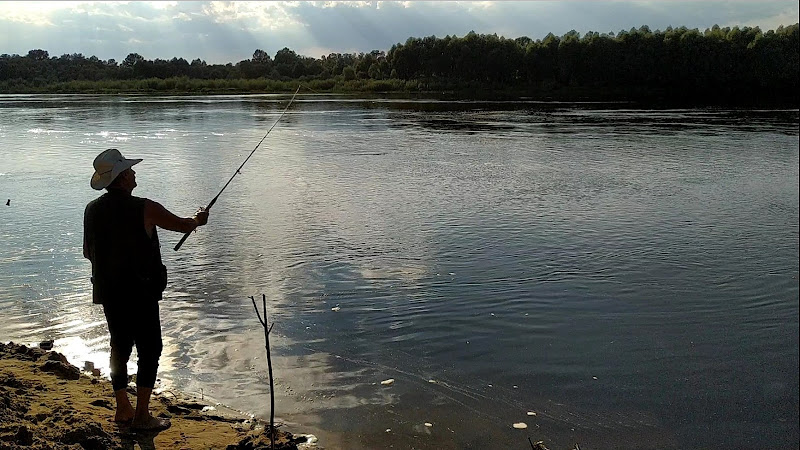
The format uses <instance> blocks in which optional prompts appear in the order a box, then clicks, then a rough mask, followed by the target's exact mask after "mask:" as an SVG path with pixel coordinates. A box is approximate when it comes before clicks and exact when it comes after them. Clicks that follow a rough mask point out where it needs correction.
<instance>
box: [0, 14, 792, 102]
mask: <svg viewBox="0 0 800 450" xmlns="http://www.w3.org/2000/svg"><path fill="white" fill-rule="evenodd" d="M799 50H800V35H798V24H794V25H791V26H788V27H783V26H781V27H778V28H777V29H775V30H769V31H766V32H763V31H762V30H760V29H759V28H758V27H732V28H729V27H725V28H721V27H719V26H716V25H715V26H713V27H711V28H709V29H706V30H705V31H700V30H698V29H688V28H686V27H678V28H672V27H668V28H667V29H666V30H663V31H662V30H656V31H651V30H650V28H649V27H647V26H642V27H640V28H638V29H635V28H632V29H631V30H629V31H620V32H619V33H616V34H615V33H613V32H612V33H595V32H588V33H586V34H584V35H580V34H579V33H578V32H575V31H570V32H569V33H566V34H564V35H563V36H555V35H553V34H552V33H551V34H548V35H547V36H546V37H545V38H544V39H538V40H533V39H530V38H528V37H519V38H515V39H509V38H504V37H498V36H497V35H496V34H490V35H487V34H476V33H474V32H470V33H468V34H466V35H465V36H463V37H456V36H446V37H444V38H438V37H435V36H429V37H422V38H416V37H411V38H409V39H408V40H406V42H405V43H402V44H401V43H398V44H396V45H394V46H392V48H391V49H389V51H388V52H386V51H383V50H373V51H371V52H369V53H331V54H329V55H324V56H321V57H320V58H313V57H308V56H302V55H298V54H297V53H295V52H294V51H293V50H291V49H289V48H283V49H281V50H279V51H278V52H277V53H276V54H275V55H274V57H273V56H270V55H269V54H268V53H266V52H265V51H263V50H260V49H256V50H255V51H254V52H253V56H252V58H250V59H246V60H243V61H239V62H237V63H227V64H207V63H206V62H205V61H203V60H201V59H194V60H192V61H188V60H186V59H184V58H181V57H174V58H172V59H169V60H165V59H153V60H149V59H146V58H145V57H143V56H142V55H139V54H137V53H131V54H129V55H127V56H126V57H125V58H124V59H123V60H122V61H119V62H118V61H116V60H114V59H109V60H102V59H98V58H97V57H95V56H89V57H86V56H84V55H82V54H80V53H73V54H64V55H61V56H51V55H50V54H49V53H48V51H47V50H43V49H34V50H30V51H29V52H28V54H27V55H16V54H14V55H9V54H2V55H0V93H4V94H12V93H156V94H180V93H256V92H286V91H294V89H296V88H297V86H298V83H301V84H303V85H305V86H307V87H309V88H310V89H312V90H314V91H317V92H397V93H426V92H438V93H441V92H447V93H453V94H454V95H458V96H462V97H487V96H497V95H505V96H525V97H532V98H536V99H542V100H608V101H612V100H655V101H664V100H669V101H678V102H689V103H711V104H737V103H758V104H784V105H794V106H796V105H798V103H799V102H798V100H799V99H800V96H798V92H799V91H798V78H800V57H798V51H799Z"/></svg>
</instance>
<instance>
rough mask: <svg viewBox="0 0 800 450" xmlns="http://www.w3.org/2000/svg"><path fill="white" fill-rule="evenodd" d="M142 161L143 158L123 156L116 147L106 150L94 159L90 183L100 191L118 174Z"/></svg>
mask: <svg viewBox="0 0 800 450" xmlns="http://www.w3.org/2000/svg"><path fill="white" fill-rule="evenodd" d="M140 162H142V160H141V159H127V158H125V157H124V156H122V153H120V152H119V150H117V149H115V148H110V149H108V150H105V151H104V152H103V153H100V154H99V155H97V158H95V159H94V174H93V175H92V181H91V183H90V184H91V186H92V189H97V190H98V191H99V190H101V189H104V188H107V187H108V185H109V184H111V182H112V181H114V179H115V178H117V175H119V174H121V173H122V172H124V171H125V170H127V169H130V168H131V166H133V165H134V164H139V163H140Z"/></svg>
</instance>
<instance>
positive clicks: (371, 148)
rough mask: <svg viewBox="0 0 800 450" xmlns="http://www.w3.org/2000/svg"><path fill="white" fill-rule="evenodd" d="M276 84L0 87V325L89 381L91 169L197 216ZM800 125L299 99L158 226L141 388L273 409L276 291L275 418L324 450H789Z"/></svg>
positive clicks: (774, 115)
mask: <svg viewBox="0 0 800 450" xmlns="http://www.w3.org/2000/svg"><path fill="white" fill-rule="evenodd" d="M288 98H289V97H288V96H284V95H276V96H272V95H250V96H244V95H236V96H183V97H152V96H92V95H72V96H70V95H16V96H12V95H2V96H0V196H1V197H0V199H2V200H3V203H4V204H5V203H6V200H8V201H9V205H8V206H4V205H0V211H1V212H0V340H2V341H6V342H7V341H9V340H13V341H15V342H20V343H25V344H34V345H35V344H36V343H37V342H39V341H41V340H44V339H48V338H50V339H55V347H56V348H55V349H56V350H58V351H60V352H62V353H64V354H65V355H67V357H69V358H70V359H71V360H72V361H74V362H76V363H78V364H79V365H82V362H83V361H85V360H91V361H94V363H95V365H96V366H98V367H100V368H101V369H102V370H103V371H104V373H107V370H108V349H107V346H108V334H107V330H106V328H105V322H104V318H103V314H102V309H101V308H100V307H98V306H96V305H92V302H91V289H90V285H89V271H90V266H89V263H88V262H87V261H86V260H84V259H83V258H82V254H81V245H82V219H83V209H84V206H85V205H86V203H87V202H89V201H90V200H91V199H93V198H95V197H96V196H97V195H98V193H97V192H96V191H93V190H92V189H91V188H90V187H89V178H90V177H91V174H92V172H93V169H92V160H93V159H94V157H95V156H96V155H97V154H98V153H99V152H100V151H102V150H104V149H106V148H110V147H114V148H118V149H119V150H120V151H121V152H122V153H123V154H124V155H125V156H127V157H129V158H143V159H144V161H143V162H142V163H140V164H139V165H137V166H136V167H135V169H136V171H137V181H138V184H139V186H138V187H137V188H136V190H135V191H134V194H135V195H138V196H142V197H148V198H152V199H155V200H157V201H159V202H161V203H162V204H163V205H165V206H166V207H167V208H168V209H170V210H172V211H173V212H175V213H177V214H179V215H190V214H191V213H193V212H194V210H195V209H196V208H197V207H198V206H200V205H204V204H207V203H208V201H209V200H210V199H211V198H212V197H214V195H216V193H217V192H218V191H219V189H220V188H221V187H222V186H223V185H224V183H225V182H226V181H227V180H228V178H230V177H231V176H232V175H233V172H234V170H235V169H236V167H238V166H239V164H241V162H242V161H243V160H244V158H245V157H246V156H247V155H248V153H249V152H250V151H251V150H252V149H253V148H254V147H255V145H256V144H257V143H258V141H259V139H261V137H262V136H263V135H264V133H266V130H268V129H269V127H270V126H272V124H273V123H275V121H276V119H277V118H278V116H279V115H280V113H281V111H283V109H284V108H285V106H286V104H287V101H288ZM799 123H800V120H799V119H798V110H796V109H789V110H754V109H713V108H705V109H647V108H643V107H636V106H634V105H628V104H600V103H577V104H576V103H541V102H532V101H518V102H467V101H463V102H457V101H445V100H435V99H382V98H357V97H350V96H326V95H311V94H305V93H301V95H299V96H298V99H297V100H295V102H294V104H292V105H291V107H290V108H289V110H288V111H287V112H286V114H285V115H284V116H283V118H282V119H281V120H280V122H278V124H277V126H276V127H275V128H274V130H273V131H272V132H271V134H270V135H269V136H268V137H267V138H266V139H265V140H264V143H263V144H262V145H261V147H260V148H259V150H258V151H257V152H256V153H255V154H254V155H253V157H252V158H251V159H250V161H249V162H248V163H247V165H246V166H245V167H244V168H243V170H242V171H241V175H239V176H236V177H235V178H234V181H233V182H232V183H231V184H230V186H229V187H228V188H227V189H226V190H225V192H224V193H223V194H222V196H221V197H220V199H219V201H218V202H217V203H216V205H215V206H214V208H213V209H212V211H211V218H210V221H209V223H208V225H207V226H205V227H203V228H201V229H199V230H198V231H197V232H195V233H194V234H192V236H191V237H190V238H189V240H188V241H187V242H186V244H184V246H183V248H181V249H180V250H179V251H177V252H176V251H173V250H172V246H173V245H174V244H175V243H176V242H177V241H178V240H179V238H180V236H179V235H178V234H177V233H171V232H168V231H162V232H161V233H160V237H161V241H162V253H163V255H164V261H165V264H166V265H167V267H168V268H169V272H170V281H169V285H168V287H167V291H166V292H165V295H164V300H163V301H162V302H161V311H162V329H163V335H164V352H163V355H162V358H161V367H160V371H159V378H160V383H159V386H160V387H161V388H164V389H178V390H181V391H185V392H187V393H191V394H194V395H198V396H201V395H202V396H203V398H208V399H211V400H213V401H216V402H221V403H223V404H226V405H228V406H231V407H233V408H236V409H239V410H242V411H246V412H250V413H253V414H256V415H258V416H260V417H262V418H265V417H269V388H268V377H267V367H266V361H265V350H264V335H263V329H262V328H261V325H260V324H259V322H258V319H257V317H256V315H255V311H254V309H253V306H252V303H251V300H250V297H251V296H253V297H255V298H256V299H258V300H259V304H260V300H261V296H262V295H264V296H265V298H266V300H267V305H268V312H269V319H270V321H273V322H274V324H275V325H274V329H273V332H272V334H271V340H272V355H273V363H274V366H275V368H274V370H275V378H276V380H275V381H276V388H275V394H276V399H277V405H276V416H277V417H278V418H279V419H280V420H281V421H283V422H285V423H286V427H287V429H288V430H289V431H293V432H313V433H314V434H315V435H317V436H318V437H319V438H320V441H321V445H323V446H324V447H325V448H329V449H338V448H341V449H360V448H365V449H366V448H388V447H390V446H391V447H393V448H416V449H473V448H474V449H478V448H481V449H486V448H498V449H500V448H520V449H521V448H526V447H529V444H528V440H527V439H528V437H529V436H530V437H531V439H532V440H533V441H537V440H543V441H545V443H547V445H548V446H549V447H550V448H551V449H558V448H571V447H572V446H574V444H576V443H578V444H580V446H581V448H582V449H585V448H609V447H612V446H613V447H616V448H708V447H715V448H726V447H728V448H766V447H769V448H797V446H798V443H799V442H800V438H799V437H798V434H799V433H798V375H797V374H798V348H799V345H798V258H799V255H800V250H799V248H800V245H799V244H798V144H799V141H798V134H799V133H798V124H799ZM134 371H135V362H134V361H132V363H131V373H134ZM388 379H394V382H393V383H392V384H390V385H384V384H381V381H384V380H388ZM529 413H535V415H532V414H529ZM518 422H524V423H526V424H527V429H522V430H520V429H515V428H514V427H513V426H512V424H514V423H518ZM426 423H427V425H426Z"/></svg>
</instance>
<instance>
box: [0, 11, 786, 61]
mask: <svg viewBox="0 0 800 450" xmlns="http://www.w3.org/2000/svg"><path fill="white" fill-rule="evenodd" d="M798 11H799V7H798V1H797V0H791V1H785V0H781V1H771V0H765V1H716V0H712V1H689V2H687V1H676V0H670V1H665V0H661V1H531V2H519V1H501V2H455V1H448V2H434V1H427V2H298V1H295V2H193V1H192V2H75V1H65V2H0V54H4V53H7V54H20V55H25V54H27V53H28V50H32V49H42V50H47V51H48V52H49V53H50V55H51V56H60V55H62V54H65V53H82V54H83V55H84V56H87V57H88V56H97V57H98V58H100V59H111V58H113V59H115V60H117V61H121V60H123V59H124V58H125V56H127V55H128V54H129V53H139V54H140V55H142V56H143V57H145V58H146V59H155V58H162V59H171V58H173V57H182V58H185V59H186V60H189V61H191V60H193V59H195V58H200V59H202V60H205V61H206V62H208V63H210V64H220V63H228V62H231V63H236V62H239V61H241V60H244V59H249V58H251V57H252V55H253V52H254V51H255V50H256V49H261V50H264V51H266V52H267V53H269V54H270V55H271V56H273V57H274V56H275V53H276V52H277V51H278V50H280V49H282V48H284V47H288V48H290V49H292V50H294V51H295V52H296V53H298V54H300V55H304V56H311V57H314V58H319V57H320V56H322V55H327V54H329V53H334V52H335V53H358V52H369V51H372V50H383V51H388V50H389V49H390V48H391V47H392V45H394V44H397V43H404V42H405V41H406V39H408V38H409V37H424V36H437V37H444V36H446V35H451V36H453V35H454V36H464V35H465V34H467V33H469V32H470V31H475V32H476V33H479V34H493V33H496V34H497V35H498V36H504V37H507V38H517V37H520V36H528V37H530V38H532V39H534V40H535V39H542V38H544V37H545V36H546V35H547V34H548V33H551V32H552V33H553V34H555V35H558V36H561V35H563V34H565V33H567V32H568V31H570V30H575V31H578V32H579V33H581V34H584V33H586V32H588V31H596V32H600V33H607V32H614V33H617V32H619V31H620V30H629V29H631V28H632V27H634V28H639V27H640V26H642V25H647V26H649V27H650V29H651V30H657V29H660V30H663V29H665V28H666V27H667V26H672V27H679V26H686V27H689V28H698V29H700V30H701V31H702V30H705V29H706V28H710V27H711V26H713V25H715V24H716V25H719V26H721V27H725V26H731V27H732V26H735V25H739V26H750V27H753V26H758V27H761V29H762V30H764V31H766V30H772V29H775V28H777V27H778V26H779V25H784V26H785V25H791V24H794V23H797V22H798V21H799V20H798V16H799V15H800V13H799V12H798Z"/></svg>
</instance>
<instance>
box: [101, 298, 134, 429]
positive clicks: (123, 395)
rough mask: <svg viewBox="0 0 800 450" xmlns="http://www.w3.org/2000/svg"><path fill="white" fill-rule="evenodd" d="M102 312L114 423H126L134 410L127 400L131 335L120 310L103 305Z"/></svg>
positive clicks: (131, 345)
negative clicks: (107, 336)
mask: <svg viewBox="0 0 800 450" xmlns="http://www.w3.org/2000/svg"><path fill="white" fill-rule="evenodd" d="M103 312H104V313H105V316H106V323H107V324H108V333H109V334H110V335H111V361H110V366H111V386H112V387H113V389H114V397H115V399H116V401H117V411H116V413H115V414H114V421H115V422H128V421H130V420H132V419H133V415H134V410H133V406H132V405H131V402H130V400H129V399H128V393H127V391H126V388H127V387H128V359H130V357H131V351H132V350H133V334H132V333H131V330H130V327H129V326H128V323H129V322H128V321H127V320H126V317H125V314H124V312H123V311H122V309H121V308H120V307H118V306H116V307H115V306H111V305H103Z"/></svg>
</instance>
